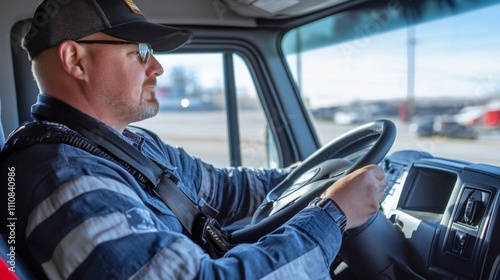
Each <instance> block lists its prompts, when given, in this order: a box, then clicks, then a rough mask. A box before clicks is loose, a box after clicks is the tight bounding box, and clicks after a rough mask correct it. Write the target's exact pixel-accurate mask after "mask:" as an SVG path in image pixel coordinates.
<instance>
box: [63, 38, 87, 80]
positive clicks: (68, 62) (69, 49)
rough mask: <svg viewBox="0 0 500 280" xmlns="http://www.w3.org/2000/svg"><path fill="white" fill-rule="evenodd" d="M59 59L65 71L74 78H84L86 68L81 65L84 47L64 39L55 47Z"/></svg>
mask: <svg viewBox="0 0 500 280" xmlns="http://www.w3.org/2000/svg"><path fill="white" fill-rule="evenodd" d="M57 53H58V55H59V60H60V61H61V64H62V67H63V69H64V70H66V72H67V73H68V74H69V75H71V76H73V77H75V78H76V79H80V80H84V79H85V76H86V69H85V68H84V66H83V63H82V58H83V57H84V54H85V48H83V47H82V46H80V45H79V44H78V43H76V42H75V41H71V40H68V41H64V42H62V43H61V44H59V47H58V49H57Z"/></svg>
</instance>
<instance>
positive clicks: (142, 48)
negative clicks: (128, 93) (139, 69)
mask: <svg viewBox="0 0 500 280" xmlns="http://www.w3.org/2000/svg"><path fill="white" fill-rule="evenodd" d="M75 42H77V43H79V44H105V45H137V46H138V47H139V50H138V51H137V54H138V55H139V56H140V57H141V60H142V62H144V64H146V63H148V60H149V57H150V56H151V55H152V54H153V49H152V48H151V45H150V44H148V43H134V42H127V41H114V40H81V41H75Z"/></svg>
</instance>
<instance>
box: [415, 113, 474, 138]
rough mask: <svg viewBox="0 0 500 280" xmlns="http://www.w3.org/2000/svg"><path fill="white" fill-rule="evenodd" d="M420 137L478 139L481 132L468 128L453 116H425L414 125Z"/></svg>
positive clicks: (472, 127) (471, 127)
mask: <svg viewBox="0 0 500 280" xmlns="http://www.w3.org/2000/svg"><path fill="white" fill-rule="evenodd" d="M412 130H414V131H415V133H416V134H417V135H418V136H420V137H431V136H442V137H448V138H459V139H477V138H478V137H479V132H478V131H477V129H476V128H475V127H474V126H466V125H463V124H461V123H460V122H458V121H457V120H455V118H454V117H452V116H424V117H421V118H419V120H418V121H417V122H416V123H414V124H413V125H412Z"/></svg>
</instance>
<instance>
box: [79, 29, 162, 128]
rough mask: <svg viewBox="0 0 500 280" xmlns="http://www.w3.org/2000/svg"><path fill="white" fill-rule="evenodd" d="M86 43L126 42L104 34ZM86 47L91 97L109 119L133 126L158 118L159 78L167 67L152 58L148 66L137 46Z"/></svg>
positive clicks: (94, 36)
mask: <svg viewBox="0 0 500 280" xmlns="http://www.w3.org/2000/svg"><path fill="white" fill-rule="evenodd" d="M85 40H118V41H123V40H121V39H117V38H114V37H111V36H108V35H106V34H103V33H98V34H94V35H91V36H88V37H86V38H85ZM86 48H88V49H89V50H90V52H89V59H90V60H89V61H90V63H91V65H90V68H89V69H90V73H89V81H88V82H89V84H90V86H91V88H92V91H91V92H92V93H91V94H93V98H94V99H95V100H98V104H100V106H102V108H104V109H101V110H107V111H106V114H107V116H108V117H112V118H113V119H114V120H115V121H117V122H120V123H124V124H130V123H132V122H136V121H140V120H143V119H146V118H150V117H152V116H154V115H156V113H157V112H158V108H159V104H158V100H157V99H156V95H155V88H156V77H158V76H160V75H162V74H163V68H162V66H161V65H160V64H159V63H158V61H157V60H156V59H155V58H154V57H153V56H152V55H151V56H150V57H149V59H148V61H147V63H144V62H143V61H142V60H141V58H140V56H139V55H138V54H137V51H138V46H137V45H110V44H89V45H87V46H86Z"/></svg>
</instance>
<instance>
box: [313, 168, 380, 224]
mask: <svg viewBox="0 0 500 280" xmlns="http://www.w3.org/2000/svg"><path fill="white" fill-rule="evenodd" d="M386 186H387V181H386V179H385V173H384V170H383V169H382V168H381V167H380V166H378V165H373V164H372V165H368V166H364V167H361V168H360V169H357V170H355V171H353V172H352V173H350V174H348V175H346V176H345V177H343V178H341V179H340V180H338V181H337V182H335V183H334V184H332V185H331V186H330V187H328V189H326V190H325V192H323V194H322V195H321V197H322V198H330V199H332V200H333V201H335V203H337V205H338V206H339V207H340V208H341V210H342V211H343V212H344V214H345V215H346V219H347V226H346V229H351V228H356V227H359V226H360V225H362V224H364V223H365V222H366V221H367V220H368V219H369V218H370V217H371V216H372V215H373V214H375V212H377V210H378V209H379V203H380V202H381V200H382V198H383V195H384V192H383V191H384V188H385V187H386Z"/></svg>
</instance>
